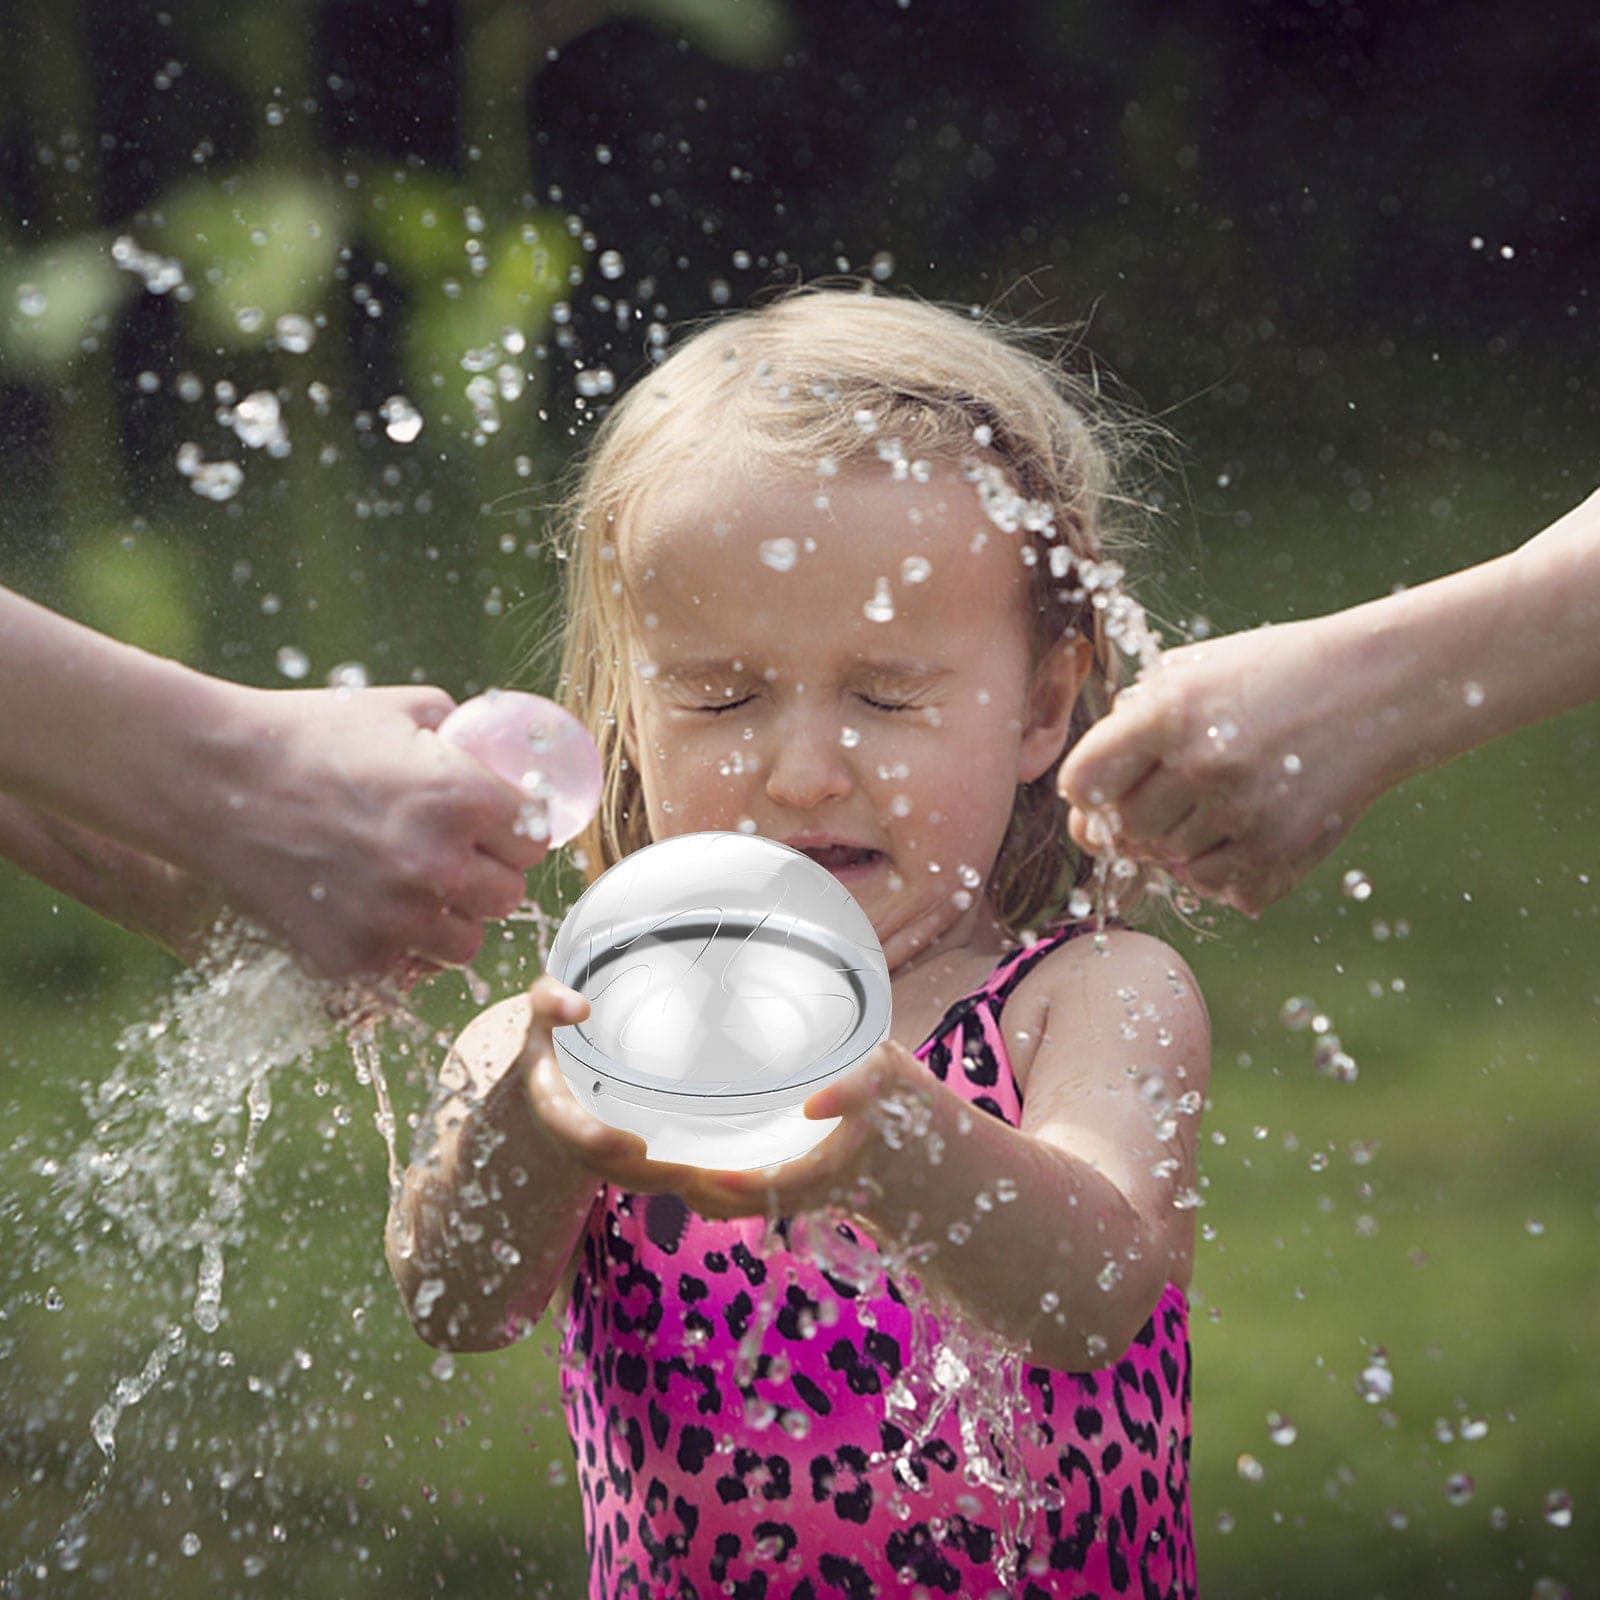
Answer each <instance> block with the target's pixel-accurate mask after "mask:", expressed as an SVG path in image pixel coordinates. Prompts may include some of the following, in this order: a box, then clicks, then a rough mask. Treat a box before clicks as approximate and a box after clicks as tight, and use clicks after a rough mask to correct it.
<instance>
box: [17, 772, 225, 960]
mask: <svg viewBox="0 0 1600 1600" xmlns="http://www.w3.org/2000/svg"><path fill="white" fill-rule="evenodd" d="M0 856H3V857H4V858H6V859H7V860H9V861H11V862H12V863H14V864H15V865H16V866H19V867H21V868H22V870H23V871H24V872H26V873H29V874H30V875H31V876H33V877H35V878H38V879H39V880H40V882H42V883H47V884H49V885H50V887H51V888H52V889H59V890H60V891H61V893H62V894H65V895H68V896H70V897H71V898H72V899H74V900H77V901H80V902H81V903H82V904H84V905H86V906H90V907H92V908H93V909H94V910H96V911H98V912H99V913H100V915H101V916H103V917H108V918H110V920H111V921H113V922H115V923H117V924H119V925H120V926H121V927H124V928H129V929H132V930H133V931H134V932H135V933H141V934H143V935H144V936H145V937H146V938H149V939H154V940H155V941H156V943H157V944H161V945H165V946H166V948H167V949H168V950H170V951H172V953H173V954H174V955H176V956H178V957H179V958H180V959H182V960H184V961H193V960H195V959H196V958H197V957H198V956H199V955H200V952H201V948H202V945H203V942H204V938H205V934H206V932H207V930H208V929H210V928H211V927H212V926H213V925H214V924H215V922H216V919H217V915H218V913H219V912H220V911H221V909H222V901H221V896H220V893H219V891H218V890H217V889H216V888H215V886H214V885H211V884H206V883H202V882H200V881H199V880H198V879H195V878H192V877H190V875H189V874H188V873H186V872H183V871H181V870H180V869H179V868H177V867H174V866H173V865H171V863H170V862H166V861H158V860H157V859H156V858H155V857H154V856H150V855H146V854H145V853H144V852H143V851H141V850H134V849H131V848H130V847H129V846H127V845H120V844H117V843H116V842H115V841H113V840H111V839H107V838H104V837H102V836H101V835H100V834H97V833H91V832H90V831H89V829H87V828H80V827H79V826H78V825H77V824H76V823H72V822H65V821H63V820H62V819H61V818H60V817H57V816H52V815H51V814H50V813H49V812H48V811H38V810H35V809H34V808H33V807H32V806H29V805H25V804H24V803H23V802H22V801H20V800H18V799H16V798H15V797H14V796H12V795H7V794H0Z"/></svg>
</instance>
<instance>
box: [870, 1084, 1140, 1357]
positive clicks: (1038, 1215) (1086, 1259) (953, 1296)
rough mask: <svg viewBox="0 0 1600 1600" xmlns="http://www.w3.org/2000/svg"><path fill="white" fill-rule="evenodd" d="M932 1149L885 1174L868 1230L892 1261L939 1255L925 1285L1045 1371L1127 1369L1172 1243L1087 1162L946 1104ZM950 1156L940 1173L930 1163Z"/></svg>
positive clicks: (885, 1165)
mask: <svg viewBox="0 0 1600 1600" xmlns="http://www.w3.org/2000/svg"><path fill="white" fill-rule="evenodd" d="M933 1115H934V1122H935V1126H934V1127H933V1128H932V1129H930V1137H928V1138H921V1139H918V1138H912V1139H908V1140H905V1141H904V1142H903V1148H900V1149H891V1150H888V1151H886V1153H885V1156H884V1158H883V1160H882V1161H881V1162H875V1164H874V1167H873V1173H872V1180H871V1181H870V1182H869V1183H868V1186H867V1187H868V1190H869V1193H870V1194H871V1198H869V1199H868V1200H867V1201H866V1202H865V1203H864V1204H863V1205H862V1206H861V1207H860V1208H859V1210H858V1216H859V1218H860V1220H861V1222H862V1223H863V1224H864V1225H865V1226H866V1228H867V1229H868V1231H869V1232H870V1233H871V1234H872V1235H873V1237H874V1238H875V1239H876V1240H878V1242H879V1243H880V1245H885V1246H887V1247H888V1248H890V1249H893V1248H895V1247H896V1246H897V1245H898V1244H901V1243H908V1242H909V1243H912V1244H916V1243H918V1242H921V1243H923V1244H924V1245H925V1246H926V1247H928V1250H929V1253H928V1254H927V1255H926V1256H925V1258H924V1260H923V1261H922V1263H921V1265H920V1267H919V1268H918V1269H917V1275H918V1276H919V1277H920V1278H921V1280H922V1282H923V1284H924V1286H925V1287H927V1288H928V1289H930V1290H932V1291H933V1292H934V1293H935V1294H936V1295H939V1296H941V1297H944V1298H947V1299H949V1300H950V1301H952V1302H953V1303H954V1304H955V1305H956V1306H957V1307H958V1308H959V1309H960V1310H961V1311H962V1312H963V1313H964V1314H966V1315H968V1316H971V1317H973V1318H975V1319H976V1320H977V1321H979V1322H981V1323H982V1324H983V1325H984V1326H986V1327H988V1328H990V1329H992V1330H993V1331H994V1332H995V1333H997V1334H999V1335H1000V1336H1001V1337H1002V1338H1004V1339H1006V1340H1009V1341H1011V1342H1013V1343H1018V1344H1020V1343H1023V1342H1026V1343H1027V1344H1028V1345H1029V1346H1030V1347H1031V1351H1032V1359H1033V1360H1034V1361H1036V1362H1038V1363H1040V1364H1041V1365H1044V1366H1049V1367H1054V1368H1057V1369H1059V1370H1065V1371H1087V1370H1091V1369H1093V1368H1096V1367H1102V1366H1104V1365H1105V1364H1106V1363H1107V1362H1108V1361H1114V1360H1116V1359H1117V1358H1118V1357H1119V1356H1120V1355H1121V1354H1122V1352H1123V1350H1125V1349H1126V1348H1127V1345H1128V1343H1129V1342H1130V1341H1131V1340H1132V1338H1133V1336H1134V1334H1136V1333H1137V1332H1138V1331H1139V1329H1140V1327H1142V1326H1143V1324H1144V1322H1145V1320H1146V1318H1148V1316H1149V1315H1150V1312H1151V1311H1152V1310H1153V1309H1154V1307H1155V1304H1156V1301H1157V1300H1158V1299H1159V1297H1160V1294H1161V1291H1162V1288H1163V1287H1164V1286H1165V1284H1166V1282H1167V1279H1168V1277H1169V1276H1170V1267H1171V1263H1170V1262H1169V1261H1168V1259H1167V1258H1166V1254H1165V1251H1164V1248H1163V1245H1162V1243H1161V1241H1162V1239H1163V1238H1164V1235H1163V1234H1162V1233H1160V1232H1159V1231H1158V1230H1157V1229H1154V1228H1152V1227H1150V1226H1149V1225H1148V1222H1147V1219H1144V1218H1142V1217H1141V1216H1140V1215H1139V1214H1138V1212H1137V1211H1136V1209H1135V1207H1134V1206H1133V1205H1132V1203H1131V1202H1130V1201H1129V1199H1128V1197H1127V1196H1126V1194H1124V1192H1123V1191H1122V1190H1121V1189H1120V1188H1119V1187H1118V1186H1117V1184H1115V1183H1114V1182H1113V1181H1111V1179H1109V1178H1108V1177H1106V1176H1105V1174H1104V1173H1102V1172H1100V1171H1099V1170H1097V1168H1096V1167H1095V1165H1094V1163H1093V1162H1092V1161H1091V1160H1090V1159H1088V1158H1087V1157H1086V1156H1084V1155H1083V1154H1081V1153H1076V1152H1073V1151H1071V1150H1066V1149H1062V1148H1058V1147H1056V1146H1053V1145H1051V1144H1048V1143H1046V1142H1045V1141H1043V1140H1041V1139H1038V1138H1035V1137H1033V1136H1032V1135H1029V1134H1025V1133H1022V1132H1020V1131H1019V1130H1018V1129H1016V1128H1012V1127H1009V1126H1007V1125H1006V1124H1004V1123H1002V1122H999V1121H998V1120H996V1119H995V1118H993V1117H989V1116H986V1115H984V1114H982V1113H981V1112H975V1111H972V1110H970V1109H969V1108H967V1107H964V1106H961V1105H960V1104H959V1103H958V1102H956V1100H955V1097H954V1096H946V1095H938V1096H936V1097H935V1099H934V1103H933ZM932 1151H937V1152H938V1156H939V1159H938V1160H937V1162H934V1161H930V1159H929V1154H930V1152H932Z"/></svg>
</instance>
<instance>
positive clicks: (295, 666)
mask: <svg viewBox="0 0 1600 1600" xmlns="http://www.w3.org/2000/svg"><path fill="white" fill-rule="evenodd" d="M277 665H278V671H279V672H281V673H282V674H283V675H284V677H286V678H292V679H294V681H295V682H296V683H298V682H299V681H300V679H301V678H303V677H305V675H306V674H307V673H308V672H309V671H310V670H311V660H310V657H308V656H307V655H306V653H305V651H304V650H301V649H298V648H297V647H296V646H294V645H292V644H286V645H285V646H284V647H283V648H282V649H281V650H280V651H279V652H278V655H277Z"/></svg>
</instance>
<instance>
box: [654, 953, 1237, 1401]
mask: <svg viewBox="0 0 1600 1600" xmlns="http://www.w3.org/2000/svg"><path fill="white" fill-rule="evenodd" d="M1043 975H1044V982H1045V988H1046V993H1047V996H1048V1010H1047V1012H1046V1015H1045V1019H1044V1022H1043V1024H1042V1029H1043V1032H1042V1035H1041V1037H1040V1039H1039V1041H1038V1046H1037V1049H1036V1052H1035V1054H1034V1057H1033V1061H1032V1063H1031V1066H1030V1067H1029V1068H1028V1072H1027V1081H1026V1085H1025V1100H1024V1108H1023V1120H1022V1127H1021V1128H1020V1129H1018V1128H1012V1127H1008V1126H1007V1125H1006V1124H1005V1123H1003V1122H1001V1121H1000V1120H999V1119H998V1118H995V1117H991V1116H986V1115H985V1114H983V1113H982V1112H980V1111H975V1110H974V1109H973V1108H972V1107H971V1106H970V1105H969V1104H967V1102H966V1101H964V1100H962V1099H961V1097H960V1096H959V1095H957V1094H955V1093H954V1092H953V1091H952V1090H949V1089H947V1088H945V1086H944V1085H943V1084H941V1083H939V1081H938V1080H937V1079H935V1078H933V1077H932V1076H931V1075H930V1074H929V1072H928V1070H927V1068H926V1067H924V1066H923V1065H922V1064H921V1063H920V1062H918V1061H917V1060H916V1059H915V1058H914V1057H913V1056H911V1054H910V1052H908V1051H906V1050H905V1049H904V1048H903V1047H902V1046H899V1045H894V1044H886V1045H882V1046H880V1047H879V1048H878V1050H877V1051H875V1052H874V1053H873V1055H872V1056H871V1057H869V1058H868V1061H867V1062H866V1063H865V1064H864V1065H863V1067H862V1069H861V1070H860V1071H859V1072H857V1073H854V1074H852V1075H851V1077H850V1078H847V1079H843V1080H841V1081H840V1082H839V1083H838V1084H835V1085H830V1086H829V1087H828V1088H827V1089H824V1090H822V1091H821V1092H820V1093H818V1094H816V1095H814V1096H813V1097H812V1099H811V1100H810V1101H809V1102H808V1103H807V1106H806V1114H807V1115H808V1116H815V1117H830V1116H842V1117H843V1118H844V1123H843V1125H842V1126H841V1127H840V1128H839V1129H837V1130H836V1131H835V1132H834V1133H833V1134H831V1135H829V1137H828V1138H827V1139H826V1140H824V1141H823V1143H822V1144H821V1145H819V1146H818V1147H817V1148H816V1150H814V1151H812V1152H811V1153H810V1154H809V1155H807V1156H802V1157H800V1158H799V1159H798V1160H796V1161H792V1162H789V1163H787V1164H786V1165H784V1166H782V1167H777V1168H772V1169H769V1170H768V1171H767V1172H765V1173H724V1174H708V1175H703V1176H701V1177H699V1178H698V1179H697V1181H696V1182H694V1183H693V1184H692V1185H691V1186H690V1187H689V1188H687V1189H685V1190H684V1195H685V1198H686V1199H687V1200H688V1201H689V1203H690V1204H691V1205H692V1206H694V1208H695V1209H696V1210H697V1211H700V1212H701V1213H702V1214H705V1215H711V1216H716V1215H738V1214H741V1213H745V1212H749V1211H752V1210H756V1211H759V1210H762V1209H773V1210H776V1211H778V1212H780V1213H781V1212H789V1211H794V1210H805V1209H810V1208H814V1207H817V1206H820V1205H823V1204H825V1203H827V1202H828V1201H829V1200H830V1199H833V1200H838V1199H840V1198H844V1199H845V1200H846V1203H847V1204H848V1206H849V1208H850V1209H851V1210H852V1211H853V1212H854V1213H855V1215H856V1216H857V1217H858V1218H859V1220H860V1221H861V1222H862V1224H863V1225H864V1226H865V1227H866V1229H867V1230H868V1232H870V1233H871V1234H872V1235H873V1237H874V1238H875V1239H877V1240H878V1241H879V1242H880V1244H882V1243H890V1242H893V1243H896V1244H905V1245H910V1246H912V1247H917V1246H919V1245H920V1246H921V1247H922V1248H923V1249H924V1250H925V1251H926V1252H927V1254H926V1258H925V1260H924V1263H923V1265H922V1267H921V1269H920V1275H921V1277H922V1280H923V1282H924V1284H925V1285H927V1286H928V1287H929V1288H931V1289H934V1290H935V1291H937V1292H939V1293H942V1294H944V1295H946V1296H947V1297H949V1298H950V1299H951V1300H953V1301H954V1302H955V1303H956V1304H958V1305H959V1306H960V1307H961V1308H962V1309H963V1310H964V1311H965V1312H966V1313H967V1314H969V1315H971V1316H973V1317H975V1318H976V1319H977V1320H979V1321H981V1322H982V1323H984V1324H985V1325H986V1326H988V1327H990V1328H992V1329H993V1330H994V1331H995V1332H996V1333H998V1334H1000V1335H1001V1336H1002V1337H1003V1338H1006V1339H1008V1340H1011V1341H1014V1342H1017V1343H1021V1342H1023V1341H1026V1342H1027V1343H1028V1344H1029V1345H1030V1347H1031V1351H1032V1359H1033V1360H1035V1361H1037V1362H1039V1363H1040V1364H1042V1365H1045V1366H1050V1367H1054V1368H1057V1369H1059V1370H1066V1371H1085V1370H1089V1369H1092V1368H1094V1367H1097V1366H1104V1365H1106V1364H1107V1363H1108V1362H1111V1361H1115V1360H1117V1359H1118V1358H1119V1357H1120V1356H1121V1354H1122V1352H1123V1351H1124V1350H1125V1349H1126V1348H1127V1346H1128V1344H1129V1342H1130V1341H1131V1340H1132V1339H1133V1336H1134V1335H1135V1334H1136V1333H1137V1332H1138V1331H1139V1329H1140V1328H1141V1327H1142V1326H1143V1324H1144V1322H1145V1320H1146V1319H1147V1318H1148V1317H1149V1315H1150V1313H1151V1311H1152V1310H1153V1309H1154V1308H1155V1305H1156V1302H1157V1300H1158V1299H1159V1298H1160V1296H1161V1292H1162V1289H1163V1288H1164V1287H1165V1285H1166V1284H1167V1283H1168V1282H1169V1281H1171V1282H1176V1283H1179V1284H1182V1285H1187V1283H1188V1280H1189V1270H1190V1265H1191V1261H1192V1256H1193V1249H1194V1211H1193V1207H1194V1204H1195V1203H1196V1199H1197V1194H1196V1190H1195V1159H1196V1151H1197V1145H1198V1124H1199V1113H1200V1110H1201V1107H1202V1104H1203V1102H1204V1096H1205V1091H1206V1084H1207V1081H1208V1076H1209V1070H1210V1050H1211V1045H1210V1025H1209V1023H1208V1021H1207V1018H1206V1012H1205V1006H1204V1003H1203V1002H1202V1001H1201V999H1200V994H1199V991H1198V989H1197V988H1196V987H1195V984H1194V980H1193V978H1192V977H1191V976H1190V974H1189V971H1188V968H1187V967H1186V966H1185V965H1184V963H1183V961H1182V960H1181V959H1180V958H1179V957H1178V956H1177V955H1176V954H1175V953H1174V952H1173V951H1172V950H1170V949H1169V948H1168V947H1167V946H1165V945H1163V944H1161V943H1160V942H1159V941H1158V940H1155V939H1152V938H1149V937H1148V936H1146V935H1143V934H1137V933H1127V932H1112V933H1108V934H1107V935H1106V953H1105V954H1103V955H1102V954H1101V953H1099V952H1098V951H1096V950H1095V948H1094V947H1093V941H1092V940H1090V939H1088V938H1082V939H1074V940H1072V941H1071V942H1070V943H1068V944H1066V945H1064V946H1062V947H1061V949H1059V950H1058V951H1056V952H1054V953H1053V954H1052V955H1050V956H1049V957H1048V958H1047V961H1046V966H1045V968H1044V969H1043ZM884 1102H887V1105H885V1104H884ZM886 1123H887V1124H891V1125H893V1127H895V1128H897V1129H899V1130H901V1131H899V1132H896V1133H895V1134H894V1136H893V1137H892V1138H891V1139H890V1140H884V1139H883V1138H882V1137H881V1135H880V1133H879V1130H880V1129H881V1128H882V1127H883V1126H884V1125H885V1124H886ZM908 1131H909V1132H910V1136H909V1137H907V1136H906V1133H907V1132H908ZM830 1147H831V1148H830ZM852 1191H853V1192H852ZM958 1239H959V1240H961V1241H963V1242H961V1243H956V1242H954V1241H955V1240H958Z"/></svg>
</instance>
